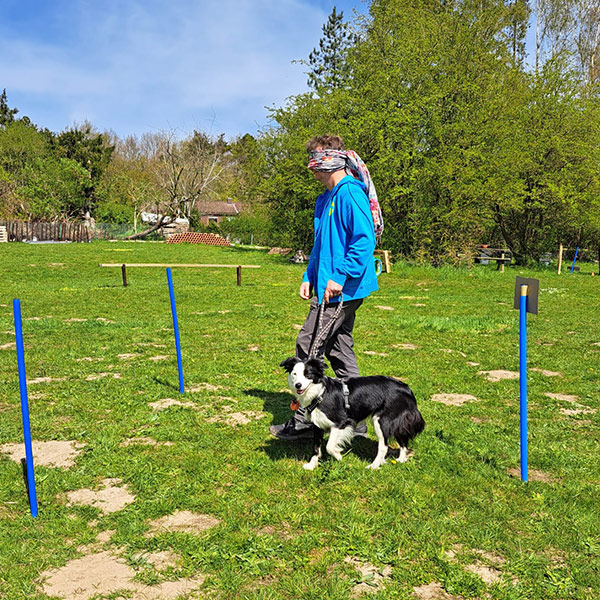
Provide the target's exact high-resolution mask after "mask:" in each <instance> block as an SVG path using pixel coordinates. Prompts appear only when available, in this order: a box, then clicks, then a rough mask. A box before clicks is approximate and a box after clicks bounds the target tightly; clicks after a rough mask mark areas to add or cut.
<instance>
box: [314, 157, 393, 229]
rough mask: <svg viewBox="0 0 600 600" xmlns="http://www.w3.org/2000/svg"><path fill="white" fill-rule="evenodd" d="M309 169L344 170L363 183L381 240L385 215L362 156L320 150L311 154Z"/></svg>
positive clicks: (328, 171)
mask: <svg viewBox="0 0 600 600" xmlns="http://www.w3.org/2000/svg"><path fill="white" fill-rule="evenodd" d="M308 168H309V169H310V170H311V171H322V172H325V173H333V172H335V171H341V170H342V169H344V170H346V171H347V172H349V173H350V174H351V175H352V177H354V179H358V181H361V182H362V183H363V184H364V185H365V187H366V188H367V196H368V197H369V204H370V206H371V215H372V216H373V226H374V228H375V236H376V237H377V238H378V239H379V237H381V234H382V233H383V215H382V214H381V208H380V206H379V200H378V199H377V192H376V191H375V186H374V185H373V181H372V180H371V175H370V174H369V169H367V165H365V163H364V162H363V161H362V159H361V158H360V156H359V155H358V154H356V152H354V151H353V150H348V151H347V152H346V151H344V150H320V151H316V150H315V151H313V152H311V153H310V159H309V161H308Z"/></svg>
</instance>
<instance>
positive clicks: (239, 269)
mask: <svg viewBox="0 0 600 600" xmlns="http://www.w3.org/2000/svg"><path fill="white" fill-rule="evenodd" d="M98 266H99V267H120V268H121V275H122V277H123V287H127V267H189V268H192V269H195V268H198V267H217V268H219V267H231V268H233V269H236V271H237V284H238V285H242V267H243V268H244V269H260V265H200V264H188V263H100V264H99V265H98Z"/></svg>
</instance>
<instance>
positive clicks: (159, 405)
mask: <svg viewBox="0 0 600 600" xmlns="http://www.w3.org/2000/svg"><path fill="white" fill-rule="evenodd" d="M148 406H150V407H151V408H152V410H165V409H167V408H169V407H170V406H182V407H183V408H194V409H195V408H196V405H195V404H194V403H193V402H182V401H181V400H175V398H164V399H163V400H157V401H156V402H149V403H148Z"/></svg>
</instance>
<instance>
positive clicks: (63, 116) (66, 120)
mask: <svg viewBox="0 0 600 600" xmlns="http://www.w3.org/2000/svg"><path fill="white" fill-rule="evenodd" d="M25 4H27V0H25ZM332 5H333V2H332ZM338 6H339V3H338ZM348 12H349V11H346V13H348ZM327 14H328V9H327V8H325V9H324V8H322V7H321V6H320V5H319V6H315V5H314V3H313V4H311V2H310V0H278V1H277V2H273V1H272V0H254V1H250V0H221V1H216V0H202V1H193V0H178V1H177V2H170V3H169V2H161V1H158V0H146V1H137V0H122V1H121V2H119V3H96V4H94V3H92V2H87V1H85V0H78V1H77V2H65V1H62V2H61V1H58V2H57V3H56V10H55V12H54V13H53V16H52V23H51V25H52V26H51V27H49V30H50V31H52V37H51V38H48V37H45V38H44V39H42V36H41V35H39V36H32V35H30V34H28V32H27V31H26V30H23V29H21V30H19V29H17V30H12V29H9V28H6V29H5V31H2V30H0V56H2V57H3V58H2V60H1V62H0V88H2V87H6V88H7V92H8V94H9V103H10V104H11V105H16V106H17V107H18V108H19V109H20V111H21V114H27V115H29V116H30V117H31V118H32V120H33V121H34V122H36V123H37V124H39V125H40V126H46V127H49V128H50V129H53V130H60V129H64V128H65V127H67V126H69V125H71V124H72V122H73V120H76V121H82V120H83V119H89V120H90V121H92V122H93V123H94V124H95V125H96V126H97V127H98V128H99V129H114V130H115V131H116V132H117V133H118V134H119V135H127V134H128V133H142V132H143V131H148V130H151V129H165V128H169V127H175V128H178V129H180V130H188V131H189V130H190V129H192V128H194V127H200V128H204V129H207V128H209V127H210V125H211V123H212V124H213V131H214V132H215V133H217V132H220V131H225V133H226V134H227V135H235V134H238V133H244V132H245V131H247V130H251V131H254V130H255V129H256V122H258V123H259V124H261V125H262V124H264V123H265V121H266V111H265V110H264V108H263V107H264V106H265V105H272V104H276V105H280V104H282V103H283V101H284V99H285V98H286V97H287V96H289V95H292V94H296V93H299V92H301V91H304V89H305V80H306V77H305V75H304V73H303V71H304V70H305V68H304V67H302V66H301V65H294V64H291V61H292V60H293V59H300V58H303V57H306V56H307V55H308V53H309V52H310V50H311V49H312V48H313V47H314V46H315V45H316V44H317V43H318V40H319V38H320V36H321V26H322V24H323V22H324V21H325V20H326V18H327ZM30 18H32V17H30ZM40 18H41V17H40Z"/></svg>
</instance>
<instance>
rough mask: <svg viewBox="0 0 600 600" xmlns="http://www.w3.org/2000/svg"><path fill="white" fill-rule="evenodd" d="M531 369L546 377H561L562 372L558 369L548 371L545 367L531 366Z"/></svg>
mask: <svg viewBox="0 0 600 600" xmlns="http://www.w3.org/2000/svg"><path fill="white" fill-rule="evenodd" d="M531 371H535V372H536V373H541V374H542V375H545V376H546V377H562V376H563V374H562V373H559V372H558V371H548V370H547V369H538V368H537V367H532V368H531Z"/></svg>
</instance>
